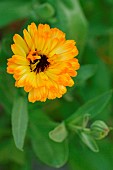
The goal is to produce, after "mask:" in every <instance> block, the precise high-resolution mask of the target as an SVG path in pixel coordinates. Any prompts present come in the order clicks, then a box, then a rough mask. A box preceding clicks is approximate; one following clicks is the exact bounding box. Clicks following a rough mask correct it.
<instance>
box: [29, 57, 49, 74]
mask: <svg viewBox="0 0 113 170" xmlns="http://www.w3.org/2000/svg"><path fill="white" fill-rule="evenodd" d="M47 59H48V58H47V56H46V55H40V56H39V59H35V60H34V61H32V60H30V69H31V71H34V72H36V73H39V72H43V71H45V69H47V67H48V66H49V64H50V63H49V62H48V61H47Z"/></svg>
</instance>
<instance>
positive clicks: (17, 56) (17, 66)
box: [7, 23, 79, 102]
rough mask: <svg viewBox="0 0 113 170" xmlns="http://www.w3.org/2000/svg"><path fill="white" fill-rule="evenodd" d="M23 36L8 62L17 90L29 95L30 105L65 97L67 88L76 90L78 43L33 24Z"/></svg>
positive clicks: (15, 43) (12, 47) (52, 29)
mask: <svg viewBox="0 0 113 170" xmlns="http://www.w3.org/2000/svg"><path fill="white" fill-rule="evenodd" d="M23 35H24V37H23V38H22V37H21V36H20V35H18V34H15V35H14V37H13V40H14V44H13V45H12V46H11V49H12V51H13V53H14V55H13V56H12V58H10V59H8V67H7V72H8V73H10V74H13V77H14V78H15V80H16V82H15V86H17V87H24V90H25V91H26V92H29V95H28V99H29V101H30V102H35V101H46V99H55V98H56V97H58V98H60V97H62V95H63V94H64V93H66V86H70V87H71V86H73V84H74V81H73V80H72V78H71V76H76V75H77V72H76V70H77V69H79V63H78V60H77V59H76V58H74V57H75V56H76V55H77V54H78V50H77V48H76V46H75V42H74V41H73V40H66V39H65V34H64V33H63V32H62V31H60V30H59V29H57V28H51V29H50V27H49V25H47V24H45V25H43V24H39V25H38V27H37V26H36V25H35V23H31V25H28V29H27V30H26V29H24V30H23Z"/></svg>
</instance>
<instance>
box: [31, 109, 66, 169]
mask: <svg viewBox="0 0 113 170" xmlns="http://www.w3.org/2000/svg"><path fill="white" fill-rule="evenodd" d="M30 120H31V121H30V137H31V142H32V146H33V149H34V152H35V153H36V155H37V156H38V157H39V159H40V160H42V161H43V162H44V163H46V164H47V165H49V166H53V167H56V168H59V167H61V166H63V165H64V164H65V163H66V161H67V159H68V143H67V141H64V142H62V143H57V142H54V141H52V140H51V139H50V138H49V132H50V130H52V129H53V128H55V126H56V123H54V122H52V121H51V120H49V119H48V117H46V116H45V115H44V114H43V113H42V112H41V111H40V110H39V111H35V112H34V113H32V115H30ZM36 120H38V124H37V121H36ZM54 156H55V157H54Z"/></svg>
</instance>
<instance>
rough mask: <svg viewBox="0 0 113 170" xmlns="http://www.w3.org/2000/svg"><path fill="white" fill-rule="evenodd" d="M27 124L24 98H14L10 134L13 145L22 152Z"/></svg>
mask: <svg viewBox="0 0 113 170" xmlns="http://www.w3.org/2000/svg"><path fill="white" fill-rule="evenodd" d="M27 124H28V110H27V100H26V98H25V97H20V96H18V97H16V99H15V101H14V105H13V110H12V132H13V137H14V141H15V145H16V147H17V148H18V149H20V150H23V144H24V139H25V135H26V130H27Z"/></svg>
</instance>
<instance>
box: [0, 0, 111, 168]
mask: <svg viewBox="0 0 113 170" xmlns="http://www.w3.org/2000/svg"><path fill="white" fill-rule="evenodd" d="M31 22H35V23H36V24H39V23H48V24H49V25H50V26H51V27H58V28H59V29H61V30H62V31H64V32H65V33H66V38H67V39H74V40H75V41H76V43H77V47H78V49H79V55H78V59H79V62H80V65H81V68H80V70H79V71H78V76H77V78H75V86H74V87H72V89H70V88H69V89H68V92H67V94H66V95H64V96H63V98H61V99H55V100H53V101H47V102H46V103H40V102H36V103H35V104H31V103H29V104H28V111H29V112H28V113H29V123H28V130H27V135H26V139H25V144H24V148H23V149H24V151H23V152H22V151H19V150H18V149H17V148H16V146H15V144H14V141H13V136H12V129H11V113H12V107H13V104H14V102H15V101H16V100H17V102H18V99H17V95H21V93H22V91H21V89H17V88H16V87H15V86H14V79H13V76H12V75H8V74H7V73H6V67H7V59H8V58H10V57H11V56H12V52H11V49H10V45H11V44H12V43H13V40H12V39H13V35H14V34H15V33H18V34H20V35H22V30H23V29H24V28H26V27H27V25H28V24H30V23H31ZM112 87H113V0H92V1H91V0H85V1H84V0H16V1H15V0H0V170H35V169H36V170H55V169H56V168H51V167H49V166H46V165H45V164H43V163H42V162H45V163H47V164H48V165H51V164H52V163H51V159H52V158H49V153H48V150H49V148H48V150H47V151H46V147H49V145H46V144H47V143H46V138H45V136H44V132H45V131H46V126H47V127H48V132H49V130H51V128H50V127H54V126H55V125H56V123H55V122H61V121H62V120H65V119H66V118H68V117H69V116H70V115H71V114H73V113H74V112H75V111H76V110H77V109H78V108H79V107H81V106H82V105H83V104H84V103H86V102H87V101H89V100H90V99H93V98H94V97H96V96H98V95H100V94H102V93H104V92H106V91H108V90H110V89H112ZM15 96H16V97H15ZM112 103H113V98H112V99H111V101H110V102H109V104H108V105H107V107H106V108H105V109H104V110H102V113H101V114H100V115H97V116H96V117H95V118H94V120H97V119H101V120H103V121H105V122H106V123H107V124H108V125H109V126H113V104H112ZM22 114H23V115H24V112H23V113H22ZM41 115H42V116H41ZM45 115H47V117H45ZM49 118H51V122H50V124H49V121H50V120H48V119H49ZM36 120H37V121H36ZM91 121H93V120H91ZM33 122H35V123H36V126H37V131H38V126H39V131H38V135H37V132H36V133H35V131H32V130H31V129H32V128H31V124H32V123H33ZM35 123H34V124H35ZM54 124H55V125H54ZM49 125H50V127H49ZM36 135H37V136H38V137H39V136H40V138H41V139H42V141H43V142H42V143H41V140H39V138H38V137H36ZM35 138H36V139H35ZM70 141H71V142H70V144H69V159H68V161H67V158H65V161H64V162H66V161H67V163H66V165H65V166H64V167H63V168H61V169H62V170H112V169H113V133H112V132H111V133H110V134H109V136H108V137H106V139H104V140H102V141H99V142H98V145H99V148H100V152H99V153H93V152H92V151H90V150H89V149H88V148H87V147H86V146H85V145H84V144H83V143H82V142H81V141H80V139H79V138H78V136H75V137H74V138H73V139H71V140H70ZM34 143H35V144H34ZM63 145H64V144H63ZM36 146H37V147H38V149H37V148H36ZM52 146H53V149H54V145H53V144H52ZM43 147H44V149H43ZM55 147H56V146H55ZM63 147H64V146H63ZM61 148H62V147H61ZM41 149H42V150H41ZM50 149H51V148H50ZM63 149H64V148H62V149H59V148H58V150H59V152H58V153H57V149H56V150H55V151H54V152H53V153H54V155H53V156H54V163H53V165H54V166H53V167H57V165H56V163H55V160H56V157H57V158H59V159H60V157H62V155H59V153H61V152H62V153H63V152H64V150H63ZM49 151H50V150H49ZM38 152H39V153H38ZM64 154H65V156H66V154H67V151H66V152H64ZM36 155H37V156H38V157H37V156H36ZM42 157H43V158H42ZM47 158H48V159H47ZM63 164H64V163H62V165H63ZM55 165H56V166H55ZM59 169H60V168H59Z"/></svg>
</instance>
